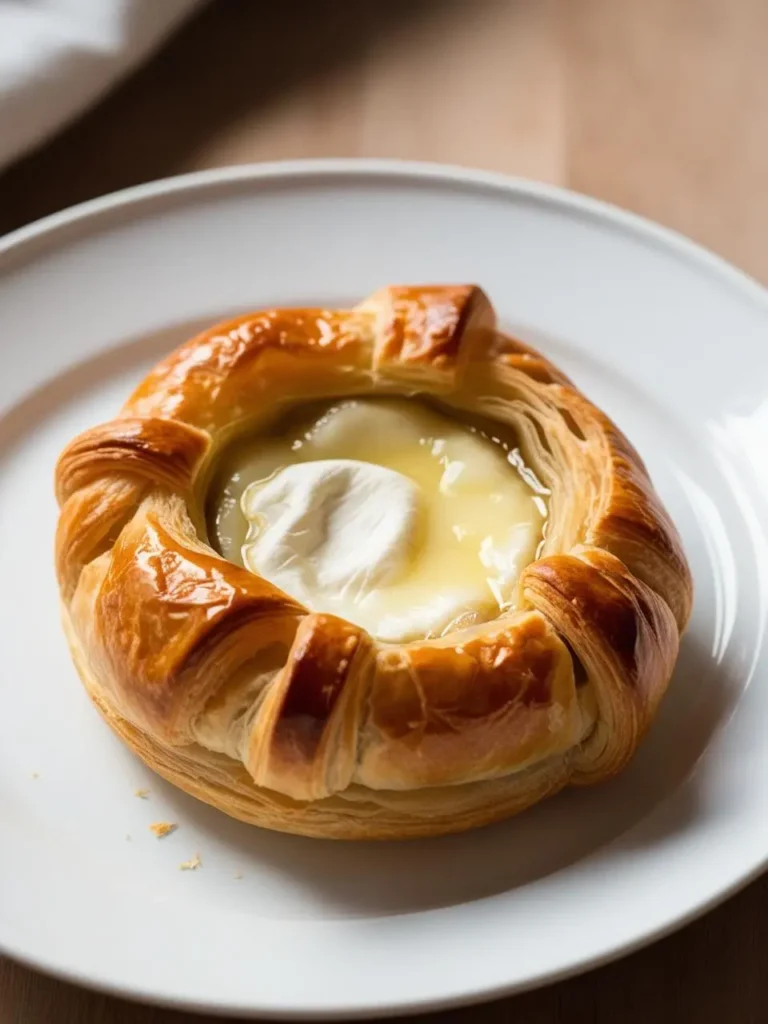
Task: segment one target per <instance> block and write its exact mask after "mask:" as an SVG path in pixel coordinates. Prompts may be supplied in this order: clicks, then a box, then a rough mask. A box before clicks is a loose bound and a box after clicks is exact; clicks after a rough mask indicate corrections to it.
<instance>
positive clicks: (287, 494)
mask: <svg viewBox="0 0 768 1024" xmlns="http://www.w3.org/2000/svg"><path fill="white" fill-rule="evenodd" d="M241 507H242V510H243V513H244V515H245V517H246V519H247V520H248V522H249V524H250V526H249V531H248V536H247V538H246V542H245V544H244V546H243V560H244V562H245V564H246V566H247V567H248V568H249V569H250V570H251V571H252V572H255V573H258V574H259V575H260V576H264V577H266V578H267V579H268V580H270V581H271V582H272V583H274V584H275V585H276V586H278V587H280V588H281V589H282V590H285V591H286V592H287V593H289V594H291V595H292V596H293V597H295V598H297V599H298V600H299V601H302V602H303V603H305V604H307V605H309V606H310V607H311V608H312V609H313V610H314V611H325V612H334V613H335V614H338V615H343V614H345V612H347V611H349V609H350V608H354V607H356V606H360V605H363V604H364V603H365V601H366V599H367V598H368V597H369V596H370V595H371V594H372V593H373V592H374V591H375V590H376V589H377V588H379V587H382V586H386V585H387V584H391V583H394V582H395V581H396V580H397V579H398V578H400V577H402V576H403V575H405V574H406V573H407V571H408V569H409V567H410V566H411V564H412V560H413V549H414V547H415V545H416V542H417V532H418V520H419V489H418V487H417V486H416V484H415V483H414V482H413V481H412V480H409V479H408V477H406V476H403V474H402V473H396V472H395V471H394V470H391V469H386V468H385V467H384V466H376V465H374V464H373V463H370V462H359V461H357V460H354V459H321V460H318V461H317V462H304V463H295V464H294V465H292V466H286V467H285V468H284V469H281V470H278V472H277V473H276V474H275V475H274V476H273V477H271V478H270V479H268V480H265V481H255V482H254V483H252V484H250V485H249V486H248V487H247V488H246V490H245V492H244V494H243V497H242V505H241ZM352 617H353V618H358V617H359V616H355V615H353V616H352Z"/></svg>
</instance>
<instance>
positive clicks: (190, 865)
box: [179, 853, 203, 871]
mask: <svg viewBox="0 0 768 1024" xmlns="http://www.w3.org/2000/svg"><path fill="white" fill-rule="evenodd" d="M202 863H203V862H202V861H201V860H200V854H199V853H196V854H195V856H194V857H192V858H191V859H190V860H184V861H182V862H181V864H179V871H197V869H198V868H199V867H200V866H201V864H202Z"/></svg>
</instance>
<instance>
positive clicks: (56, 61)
mask: <svg viewBox="0 0 768 1024" xmlns="http://www.w3.org/2000/svg"><path fill="white" fill-rule="evenodd" d="M200 3H201V0H0V166H2V165H4V164H7V163H9V162H10V161H11V160H13V159H15V158H16V157H19V156H21V155H22V154H23V153H25V152H26V151H27V150H29V149H31V148H32V147H33V146H36V145H37V144H38V143H40V142H42V141H43V139H45V138H46V137H47V136H48V135H50V134H52V133H53V132H55V131H56V130H57V129H59V128H61V127H63V126H64V125H65V124H66V123H67V121H69V120H71V119H72V118H73V117H75V116H76V115H77V114H79V113H81V112H82V111H83V110H85V109H86V107H88V106H90V104H92V103H93V102H94V101H95V100H97V99H98V98H99V97H100V96H102V95H103V94H104V93H105V92H106V91H107V89H108V88H109V87H110V86H111V85H113V84H114V83H115V82H116V81H117V80H118V79H119V78H120V77H121V76H122V75H124V74H126V72H128V71H129V70H131V68H133V67H135V66H136V65H137V64H138V63H140V62H141V61H142V60H143V59H144V58H145V57H147V56H148V55H149V53H150V52H151V51H152V50H153V49H154V48H155V47H156V46H157V45H159V44H160V43H161V42H162V41H163V40H164V39H165V38H166V36H168V35H169V34H170V33H171V31H172V30H173V29H174V28H176V26H177V25H178V24H179V23H180V22H181V21H182V19H183V18H184V17H186V15H188V14H190V13H191V12H192V10H193V9H194V8H195V7H197V6H199V5H200Z"/></svg>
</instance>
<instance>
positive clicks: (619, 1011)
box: [0, 0, 768, 1024]
mask: <svg viewBox="0 0 768 1024" xmlns="http://www.w3.org/2000/svg"><path fill="white" fill-rule="evenodd" d="M767 128H768V0H530V2H528V0H463V2H462V0H410V2H409V0H348V2H347V3H343V2H341V0H337V2H334V0H306V2H303V0H293V2H290V0H282V2H280V3H276V4H271V3H267V2H265V0H262V2H259V0H220V2H219V3H217V4H214V5H213V6H211V7H209V8H208V9H206V10H204V11H203V12H202V13H201V14H200V15H199V16H198V17H196V18H195V19H194V20H193V21H192V22H191V23H190V24H189V25H188V26H187V27H186V28H185V29H184V30H183V31H182V32H181V33H180V34H179V35H178V36H177V38H176V39H175V40H173V41H172V42H171V43H170V45H169V46H168V47H167V48H166V49H165V50H164V51H163V52H162V53H161V54H160V55H158V56H157V57H156V58H155V59H154V60H153V61H152V62H151V63H150V64H149V65H148V66H146V67H145V68H144V69H142V70H141V71H140V72H139V73H138V74H137V75H135V76H134V77H133V78H132V79H131V80H129V81H127V82H126V83H125V84H124V85H122V86H121V87H120V88H119V89H118V90H117V91H116V92H114V93H113V94H112V95H111V96H110V97H109V98H108V99H107V100H106V101H105V102H104V103H103V104H102V105H101V106H100V107H99V108H98V109H96V110H95V111H93V112H92V113H91V114H89V115H88V116H87V117H85V118H84V119H83V120H82V121H80V122H79V123H78V124H76V125H75V126H74V127H72V128H70V129H69V130H68V131H66V132H65V133H64V134H63V135H61V136H60V137H59V138H57V139H56V140H54V141H53V142H51V143H50V144H49V145H47V146H46V147H45V148H44V149H43V150H41V151H39V152H37V153H35V154H34V155H32V156H31V157H29V158H28V159H26V160H25V161H23V162H22V163H19V164H17V165H16V166H14V167H13V168H11V169H10V170H8V171H7V172H6V173H5V174H4V175H2V176H0V232H2V231H5V230H10V229H11V228H14V227H17V226H19V225H21V224H23V223H26V222H27V221H30V220H33V219H34V218H36V217H39V216H42V215H43V214H46V213H49V212H51V211H53V210H57V209H60V208H62V207H64V206H68V205H70V204H71V203H74V202H78V201H80V200H82V199H87V198H90V197H91V196H94V195H98V194H101V193H104V192H109V191H112V190H114V189H117V188H122V187H124V186H126V185H131V184H135V183H137V182H141V181H147V180H150V179H152V178H158V177H163V176H166V175H169V174H176V173H179V172H182V171H188V170H193V169H196V168H200V167H210V166H214V165H217V164H225V163H236V162H244V161H250V160H265V159H275V158H281V157H300V156H344V155H366V156H398V157H409V158H419V159H426V160H440V161H447V162H451V163H459V164H466V165H475V166H480V167H485V168H491V169H494V170H500V171H506V172H510V173H513V174H519V175H523V176H529V177H533V178H538V179H541V180H545V181H550V182H555V183H558V184H563V185H568V186H569V187H572V188H574V189H577V190H579V191H582V192H587V193H591V194H593V195H596V196H599V197H601V198H603V199H608V200H611V201H613V202H616V203H618V204H620V205H622V206H625V207H629V208H630V209H633V210H636V211H638V212H640V213H643V214H646V215H648V216H650V217H652V218H655V219H657V220H659V221H661V222H662V223H664V224H667V225H669V226H671V227H674V228H677V229H679V230H680V231H683V232H685V233H686V234H688V235H690V236H692V237H693V238H695V239H697V240H698V241H701V242H703V243H704V244H705V245H707V246H709V247H710V248H712V249H714V250H715V251H717V252H719V253H721V254H722V255H724V256H726V257H727V258H729V259H731V260H732V261H733V262H735V263H736V264H738V265H740V266H741V267H743V268H744V269H745V270H747V271H748V272H750V273H751V274H753V275H754V276H756V277H758V278H759V279H761V280H763V281H766V282H768V131H767V130H766V129H767ZM468 955H469V954H468ZM510 956H514V950H512V949H511V950H510ZM766 968H768V877H766V878H764V879H763V880H762V881H759V882H756V883H755V884H753V885H752V886H751V887H750V888H749V889H747V890H746V891H745V892H743V893H742V894H741V895H739V896H737V897H736V898H734V899H732V900H731V901H730V902H729V903H727V904H726V905H725V906H723V907H722V908H720V909H719V910H717V911H715V912H714V913H712V914H710V915H709V916H707V917H705V918H704V919H703V920H701V921H699V922H698V923H696V924H693V925H691V926H689V927H688V928H686V929H685V930H684V931H682V932H680V933H678V934H677V935H675V936H673V937H671V938H668V939H666V940H664V941H662V942H660V943H658V944H657V945H655V946H653V947H651V948H649V949H646V950H644V951H642V952H640V953H636V954H634V955H633V956H631V957H629V958H627V959H625V960H622V961H620V962H618V963H616V964H613V965H611V966H608V967H604V968H602V969H601V970H598V971H594V972H592V973H591V974H588V975H585V976H583V977H581V978H578V979H575V980H571V981H567V982H563V983H561V984H559V985H555V986H552V987H550V988H547V989H544V990H541V991H539V992H535V993H530V994H527V995H523V996H520V997H517V998H515V999H511V1000H506V1001H504V1002H501V1003H495V1004H491V1005H488V1006H487V1007H484V1008H482V1009H478V1008H475V1009H470V1010H461V1011H456V1012H454V1013H448V1014H443V1015H441V1017H440V1019H441V1020H443V1021H455V1022H464V1021H473V1022H484V1024H491V1022H496V1021H521V1022H525V1024H550V1022H555V1021H557V1022H567V1024H581V1022H590V1024H601V1022H603V1021H605V1022H614V1021H616V1022H620V1024H640V1022H643V1024H646V1022H647V1021H649V1020H652V1021H653V1022H654V1024H664V1022H666V1021H670V1022H672V1021H674V1022H675V1024H680V1022H685V1024H687V1022H689V1021H691V1022H693V1024H709V1022H712V1024H750V1022H755V1024H758V1022H760V1024H763V1022H765V1021H766V1020H768V972H767V970H766ZM435 1019H437V1018H435ZM203 1020H204V1018H202V1017H197V1016H194V1015H189V1014H176V1013H171V1012H168V1011H164V1010H157V1009H152V1008H142V1007H136V1006H133V1005H131V1004H128V1003H123V1002H120V1001H118V1000H115V999H111V998H107V997H103V996H98V995H93V994H90V993H87V992H84V991H81V990H79V989H77V988H75V987H73V986H70V985H65V984H63V983H60V982H56V981H52V980H49V979H46V978H43V977H41V976H39V975H37V974H35V973H33V972H32V971H29V970H26V969H24V968H22V967H18V966H16V965H13V964H11V963H9V962H7V961H6V962H1V963H0V1024H31V1022H41V1024H43V1022H45V1024H48V1022H50V1024H74V1022H77V1024H97V1022H98V1024H104V1022H114V1024H161V1022H162V1024H192V1022H195V1021H196V1022H201V1021H203Z"/></svg>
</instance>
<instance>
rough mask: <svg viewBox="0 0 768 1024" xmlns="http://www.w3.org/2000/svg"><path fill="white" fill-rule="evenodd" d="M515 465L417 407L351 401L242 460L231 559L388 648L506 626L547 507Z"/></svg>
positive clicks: (230, 485) (500, 449)
mask: <svg viewBox="0 0 768 1024" xmlns="http://www.w3.org/2000/svg"><path fill="white" fill-rule="evenodd" d="M519 462H520V459H519V453H518V452H516V451H515V452H512V453H510V452H509V450H508V448H507V447H506V446H504V445H502V444H501V443H493V442H492V441H491V440H489V439H487V438H485V437H483V436H482V435H480V434H479V433H478V432H477V431H473V430H471V429H469V428H467V427H465V426H463V425H461V424H459V423H456V422H454V421H452V420H450V419H448V418H447V417H445V416H443V415H441V414H439V413H437V412H434V411H432V410H430V409H428V408H426V407H424V406H421V405H419V404H417V403H416V402H408V401H403V400H386V401H385V400H372V401H364V400H351V401H345V402H343V403H340V404H338V405H336V406H334V407H333V408H331V409H330V410H328V411H327V412H326V413H325V414H324V415H322V416H320V417H319V418H317V419H316V420H314V421H313V422H311V423H309V424H307V425H305V426H304V427H303V428H302V429H294V430H293V431H291V430H288V431H286V432H285V433H284V434H283V435H281V436H273V437H262V438H259V439H258V440H254V441H252V442H251V444H250V445H249V447H248V448H247V449H244V450H242V451H241V452H240V455H239V458H238V459H237V462H236V468H235V470H234V471H233V472H232V473H231V474H230V476H229V479H228V480H227V482H226V483H225V485H224V487H223V493H222V497H221V500H220V502H219V505H218V508H217V510H216V521H215V530H216V534H217V539H218V543H219V547H220V549H221V551H222V553H223V554H224V555H225V556H226V557H228V558H230V559H232V560H233V561H238V562H242V564H244V565H245V566H246V567H247V568H249V569H251V570H252V571H253V572H256V573H258V574H259V575H261V576H264V577H266V578H267V579H269V580H271V581H272V582H273V583H275V584H276V585H277V586H279V587H280V588H281V589H283V590H285V591H286V592H287V593H289V594H291V595H292V596H293V597H295V598H297V599H298V600H300V601H301V602H302V603H304V604H305V605H307V606H308V607H309V608H311V609H312V610H313V611H325V612H330V613H333V614H336V615H340V616H342V617H344V618H346V619H349V620H351V621H353V622H356V623H358V624H359V625H361V626H363V627H364V628H365V629H367V630H368V631H369V632H371V633H372V634H373V635H374V636H376V637H378V638H379V639H381V640H385V641H391V642H399V641H407V640H411V639H416V638H419V637H424V636H439V635H440V634H442V633H444V632H446V631H448V630H450V629H454V628H457V627H458V626H461V625H464V624H467V625H469V624H471V623H473V622H478V621H483V620H486V619H490V618H493V617H495V616H496V615H498V613H499V611H500V610H503V609H504V608H506V607H509V606H510V605H511V604H512V603H513V602H514V599H515V587H516V584H517V580H518V577H519V574H520V571H521V569H522V568H523V567H524V566H525V565H526V564H527V563H528V562H530V561H531V560H532V559H533V558H534V557H535V553H536V549H537V546H538V544H539V542H540V540H541V534H542V525H543V518H544V515H545V513H546V508H545V506H544V505H543V501H542V498H541V497H540V495H539V494H537V493H536V490H535V489H534V488H533V487H532V486H531V480H532V478H531V476H530V474H526V475H525V479H524V478H523V476H522V475H521V473H520V472H519V471H518V467H519Z"/></svg>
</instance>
